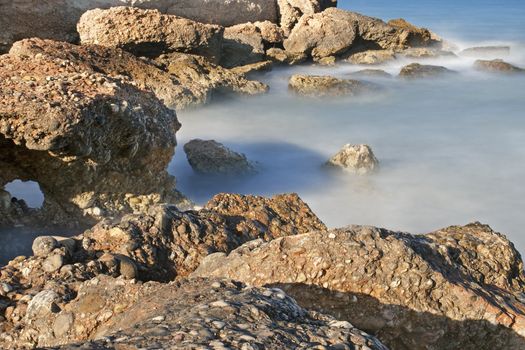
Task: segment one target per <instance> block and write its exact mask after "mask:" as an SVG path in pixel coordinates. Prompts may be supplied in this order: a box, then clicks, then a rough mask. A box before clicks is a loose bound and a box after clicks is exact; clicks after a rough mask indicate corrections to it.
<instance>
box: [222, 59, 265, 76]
mask: <svg viewBox="0 0 525 350" xmlns="http://www.w3.org/2000/svg"><path fill="white" fill-rule="evenodd" d="M272 68H273V61H270V60H268V61H262V62H256V63H251V64H247V65H244V66H239V67H235V68H232V69H231V71H232V72H234V73H237V74H241V75H244V76H250V74H252V73H256V72H266V71H270V70H272Z"/></svg>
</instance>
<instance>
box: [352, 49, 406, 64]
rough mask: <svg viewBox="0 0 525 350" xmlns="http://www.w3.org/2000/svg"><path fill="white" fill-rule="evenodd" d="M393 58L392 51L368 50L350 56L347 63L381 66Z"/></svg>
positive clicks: (394, 56)
mask: <svg viewBox="0 0 525 350" xmlns="http://www.w3.org/2000/svg"><path fill="white" fill-rule="evenodd" d="M395 58H396V54H395V53H394V51H393V50H368V51H363V52H358V53H355V54H353V55H351V56H350V57H348V58H347V61H349V62H351V63H353V64H382V63H385V62H388V61H391V60H394V59H395Z"/></svg>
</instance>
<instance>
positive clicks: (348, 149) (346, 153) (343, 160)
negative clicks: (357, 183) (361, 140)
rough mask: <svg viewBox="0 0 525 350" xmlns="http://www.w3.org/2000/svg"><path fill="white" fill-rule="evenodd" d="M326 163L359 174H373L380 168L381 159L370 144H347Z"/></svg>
mask: <svg viewBox="0 0 525 350" xmlns="http://www.w3.org/2000/svg"><path fill="white" fill-rule="evenodd" d="M326 165H328V166H331V167H338V168H341V169H344V170H345V171H348V172H351V173H355V174H358V175H366V174H371V173H374V172H376V171H377V170H378V169H379V161H378V160H377V158H376V157H375V155H374V152H373V151H372V148H370V146H368V145H351V144H346V145H344V146H343V148H342V149H341V150H340V151H339V152H337V154H335V155H334V156H333V157H332V158H330V159H329V160H328V162H327V163H326Z"/></svg>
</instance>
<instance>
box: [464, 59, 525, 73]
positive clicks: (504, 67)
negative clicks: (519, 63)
mask: <svg viewBox="0 0 525 350" xmlns="http://www.w3.org/2000/svg"><path fill="white" fill-rule="evenodd" d="M474 68H475V69H477V70H479V71H485V72H491V73H525V69H523V68H519V67H516V66H514V65H512V64H510V63H508V62H505V61H503V60H500V59H496V60H491V61H486V60H477V61H476V62H474Z"/></svg>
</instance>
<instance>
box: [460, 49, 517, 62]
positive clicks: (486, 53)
mask: <svg viewBox="0 0 525 350" xmlns="http://www.w3.org/2000/svg"><path fill="white" fill-rule="evenodd" d="M459 55H460V56H465V57H476V58H484V59H491V58H492V59H495V58H499V57H504V56H508V55H510V46H477V47H469V48H466V49H464V50H463V51H461V52H460V53H459Z"/></svg>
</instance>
